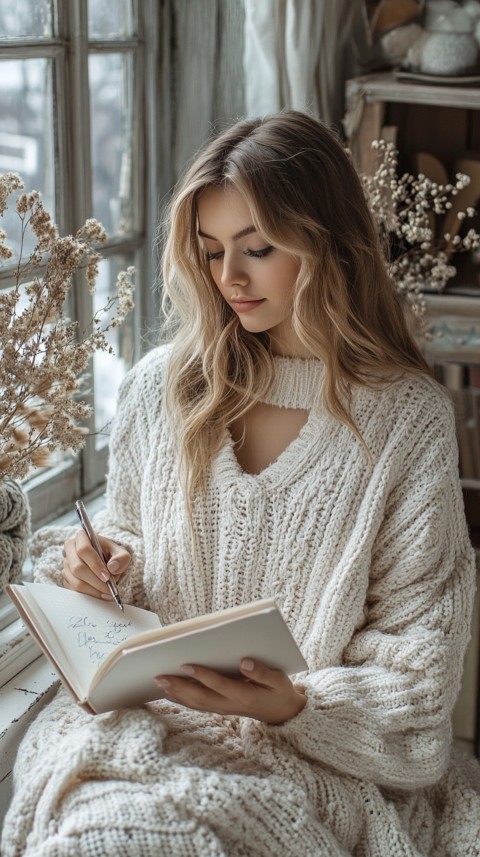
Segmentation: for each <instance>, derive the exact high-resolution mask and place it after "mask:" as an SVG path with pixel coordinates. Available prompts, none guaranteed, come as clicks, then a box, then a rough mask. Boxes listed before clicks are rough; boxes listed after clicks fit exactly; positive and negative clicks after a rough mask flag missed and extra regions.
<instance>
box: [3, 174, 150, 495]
mask: <svg viewBox="0 0 480 857" xmlns="http://www.w3.org/2000/svg"><path fill="white" fill-rule="evenodd" d="M23 187H24V185H23V182H22V180H21V179H20V177H19V176H17V175H16V174H15V173H6V174H4V175H0V215H3V213H4V211H5V209H6V208H7V207H8V202H9V198H10V197H11V195H12V194H13V193H15V192H16V191H18V190H23ZM15 210H16V213H17V214H18V217H19V229H20V242H19V246H20V247H23V243H24V238H25V233H26V230H27V229H30V231H31V232H32V233H33V235H34V236H35V238H36V242H37V243H36V246H35V249H34V251H33V253H32V254H31V255H30V257H29V258H28V260H24V259H23V258H22V252H21V251H20V258H19V261H18V264H17V267H16V272H15V275H14V286H13V288H12V289H10V290H8V291H7V290H6V291H4V292H2V293H0V395H1V401H2V404H1V407H0V480H2V479H3V478H4V477H5V476H6V475H8V476H11V477H12V478H15V479H18V478H22V477H24V476H26V475H27V474H28V473H29V471H30V469H31V468H32V467H44V466H46V465H48V464H49V463H50V461H51V455H52V453H53V452H55V451H57V450H64V451H65V450H72V451H75V450H78V449H80V448H81V447H82V446H83V443H84V440H85V433H86V429H85V428H84V427H83V426H81V425H79V424H78V423H79V422H82V421H84V420H85V419H86V418H87V417H88V416H89V414H90V413H91V407H90V405H88V404H86V403H85V402H84V401H82V399H81V396H80V393H81V390H82V387H83V386H84V381H85V373H86V370H87V366H88V362H89V360H90V358H91V356H92V354H94V353H95V352H96V351H110V352H111V351H112V349H111V346H110V345H109V344H108V342H107V339H106V333H107V332H108V331H109V330H110V329H111V328H113V327H117V326H118V325H120V324H122V323H123V321H124V320H125V317H126V315H127V313H128V312H129V311H130V310H131V309H132V308H133V300H132V292H133V288H134V285H133V274H134V269H133V268H128V270H127V271H122V272H121V273H120V274H119V275H118V279H117V288H116V292H115V295H114V296H113V297H111V298H109V299H108V301H107V303H106V305H105V306H104V307H103V308H102V309H101V310H99V311H98V312H97V313H96V315H95V318H94V319H93V320H92V321H93V324H92V332H91V333H89V334H87V335H85V336H80V335H79V331H78V328H77V323H76V322H74V321H71V320H70V319H68V318H67V317H66V316H65V312H64V308H65V301H66V298H67V297H68V294H69V291H70V289H71V286H72V278H73V275H74V274H75V273H76V272H77V271H79V270H82V271H84V272H85V280H86V287H87V288H88V290H89V292H90V293H93V292H94V290H95V285H96V279H97V276H98V263H99V261H100V259H101V255H100V253H99V252H98V249H97V245H98V244H101V243H103V242H104V241H105V240H106V237H107V236H106V232H105V230H104V228H103V226H102V225H101V224H100V223H98V222H97V221H96V220H93V219H90V220H87V221H86V223H85V224H84V226H83V227H82V228H81V229H79V230H78V232H77V233H76V235H75V236H72V235H67V236H65V237H59V235H58V230H57V227H56V226H55V224H54V223H53V220H52V218H51V216H50V214H49V213H48V212H47V211H46V210H45V209H44V207H43V204H42V202H41V199H40V194H39V193H38V192H37V191H31V192H29V193H21V194H20V195H19V197H18V199H17V202H16V205H15ZM7 241H8V237H7V235H6V233H5V232H4V230H0V265H1V264H2V263H4V262H5V261H8V260H9V259H11V258H12V255H13V254H12V251H11V249H10V248H9V247H8V245H7V243H6V242H7ZM24 284H25V285H24ZM114 307H115V312H114V315H113V318H110V320H109V321H107V322H106V323H102V321H103V319H104V318H108V317H109V316H110V313H111V311H112V309H113V308H114Z"/></svg>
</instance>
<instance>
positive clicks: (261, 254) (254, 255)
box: [205, 245, 274, 262]
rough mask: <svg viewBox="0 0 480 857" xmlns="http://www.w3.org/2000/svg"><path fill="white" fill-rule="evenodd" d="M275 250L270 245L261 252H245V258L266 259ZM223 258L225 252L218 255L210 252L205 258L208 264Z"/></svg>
mask: <svg viewBox="0 0 480 857" xmlns="http://www.w3.org/2000/svg"><path fill="white" fill-rule="evenodd" d="M273 249H274V248H273V247H272V246H271V245H269V246H268V247H262V249H261V250H244V251H243V253H244V256H249V257H251V258H253V259H264V258H265V256H268V254H269V253H271V252H272V250H273ZM222 256H223V250H220V251H219V252H218V253H209V252H208V250H207V251H206V253H205V258H206V260H207V262H213V261H215V260H216V259H221V258H222Z"/></svg>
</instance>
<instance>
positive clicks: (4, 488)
mask: <svg viewBox="0 0 480 857" xmlns="http://www.w3.org/2000/svg"><path fill="white" fill-rule="evenodd" d="M29 531H30V510H29V506H28V502H27V498H26V497H25V494H24V493H23V491H22V489H21V487H20V485H18V484H17V483H16V482H14V481H13V479H9V478H8V477H6V478H5V479H4V481H3V482H1V483H0V592H1V591H2V589H3V587H4V586H5V584H6V583H15V582H16V581H17V580H19V579H20V577H21V575H22V567H23V563H24V561H25V557H26V555H27V543H28V536H29Z"/></svg>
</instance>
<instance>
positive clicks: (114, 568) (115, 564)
mask: <svg viewBox="0 0 480 857" xmlns="http://www.w3.org/2000/svg"><path fill="white" fill-rule="evenodd" d="M107 568H108V569H109V571H118V569H119V568H120V564H119V563H118V562H117V560H116V559H111V560H109V562H108V563H107Z"/></svg>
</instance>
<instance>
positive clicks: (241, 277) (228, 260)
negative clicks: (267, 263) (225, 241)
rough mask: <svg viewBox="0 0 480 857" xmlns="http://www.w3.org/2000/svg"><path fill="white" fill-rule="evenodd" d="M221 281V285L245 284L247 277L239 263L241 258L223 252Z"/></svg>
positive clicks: (247, 280)
mask: <svg viewBox="0 0 480 857" xmlns="http://www.w3.org/2000/svg"><path fill="white" fill-rule="evenodd" d="M221 281H222V285H223V286H246V285H248V282H249V277H248V274H247V272H246V271H245V269H244V267H243V265H242V264H241V259H239V258H238V256H236V255H234V254H232V255H227V253H225V254H224V257H223V266H222V275H221Z"/></svg>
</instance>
